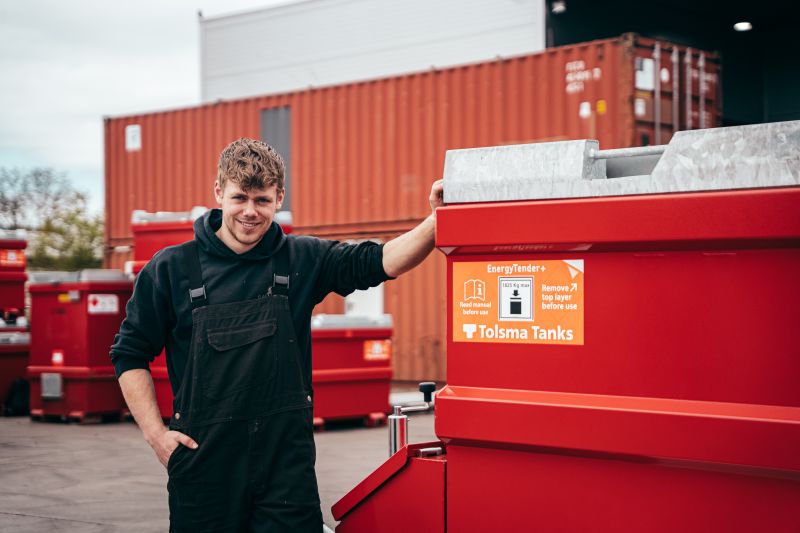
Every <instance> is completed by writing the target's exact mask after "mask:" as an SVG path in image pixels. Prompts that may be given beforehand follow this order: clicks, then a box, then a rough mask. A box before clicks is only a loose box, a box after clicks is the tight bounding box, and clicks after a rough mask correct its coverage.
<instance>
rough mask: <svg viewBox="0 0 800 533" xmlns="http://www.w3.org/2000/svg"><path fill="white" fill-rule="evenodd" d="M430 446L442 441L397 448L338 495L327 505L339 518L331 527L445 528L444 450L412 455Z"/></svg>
mask: <svg viewBox="0 0 800 533" xmlns="http://www.w3.org/2000/svg"><path fill="white" fill-rule="evenodd" d="M431 446H441V447H444V445H443V444H442V443H441V442H428V443H421V444H414V445H412V446H409V447H406V448H403V449H401V450H400V451H398V452H397V453H396V454H394V455H393V456H392V457H390V458H389V459H388V460H387V461H386V462H385V463H383V464H382V465H381V466H379V467H378V468H377V470H375V471H374V472H372V473H371V474H370V475H369V476H368V477H367V478H366V479H364V481H362V482H361V483H359V484H358V485H356V487H355V488H354V489H353V490H351V491H350V492H349V493H347V494H346V495H345V496H344V497H343V498H342V499H341V500H339V501H338V502H337V503H336V504H335V505H334V506H333V509H332V512H333V517H334V518H335V519H337V520H341V523H340V524H339V525H338V526H337V528H336V531H337V533H356V532H364V531H369V532H371V533H408V532H409V531H413V532H415V533H416V532H420V533H422V532H428V531H430V532H443V531H445V478H446V475H445V473H446V469H447V456H446V455H441V456H435V457H417V456H416V454H417V450H419V449H420V448H428V447H431ZM451 531H458V530H457V529H451ZM484 531H496V529H494V528H490V529H486V530H484Z"/></svg>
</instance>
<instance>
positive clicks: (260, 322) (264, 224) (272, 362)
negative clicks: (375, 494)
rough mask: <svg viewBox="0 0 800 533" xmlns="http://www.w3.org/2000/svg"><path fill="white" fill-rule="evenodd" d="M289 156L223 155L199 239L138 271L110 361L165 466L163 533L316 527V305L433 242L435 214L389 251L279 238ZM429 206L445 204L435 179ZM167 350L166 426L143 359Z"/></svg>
mask: <svg viewBox="0 0 800 533" xmlns="http://www.w3.org/2000/svg"><path fill="white" fill-rule="evenodd" d="M283 177H284V164H283V160H282V158H281V156H280V155H278V154H277V153H276V152H275V151H274V150H273V149H272V148H271V147H270V146H268V145H266V144H264V143H263V142H261V141H256V140H252V139H239V140H238V141H235V142H233V143H231V144H230V145H229V146H228V147H227V148H225V150H224V151H223V152H222V154H221V155H220V159H219V168H218V173H217V180H216V182H215V183H214V195H215V196H216V200H217V202H218V203H219V205H220V208H221V209H213V210H211V211H209V212H207V213H206V215H205V216H203V217H202V218H200V219H198V220H197V221H196V222H195V225H194V231H195V238H194V240H193V241H190V242H189V243H184V244H182V245H179V246H171V247H169V248H166V249H164V250H162V251H161V252H159V253H157V254H156V255H155V256H154V257H153V259H152V260H151V261H150V262H149V263H148V264H147V265H146V266H145V268H144V269H143V270H142V271H141V272H140V273H139V275H138V277H137V280H136V286H135V289H134V293H133V297H132V298H131V300H130V301H129V302H128V306H127V317H126V319H125V321H124V322H123V323H122V326H121V327H120V331H119V334H118V335H117V337H116V339H115V342H114V345H113V346H112V347H111V359H112V361H113V363H114V366H115V368H116V372H117V377H118V378H119V382H120V386H121V388H122V392H123V395H124V396H125V401H126V402H127V404H128V407H129V408H130V410H131V413H132V414H133V416H134V418H135V419H136V421H137V423H138V424H139V426H140V428H141V430H142V433H143V434H144V438H145V440H146V441H147V442H148V444H150V446H151V447H152V448H153V451H154V452H155V454H156V456H157V457H158V460H159V461H161V463H162V464H163V465H164V466H165V467H166V468H167V472H168V474H169V482H168V485H167V487H168V490H169V506H170V529H171V531H192V532H198V531H215V532H221V531H239V530H249V531H270V532H273V531H286V532H305V531H309V532H311V531H313V532H314V533H319V531H321V530H322V515H321V512H320V504H319V495H318V491H317V482H316V476H315V473H314V461H315V448H314V436H313V427H312V411H313V409H312V403H313V399H312V391H311V332H310V329H311V326H310V318H311V311H312V309H313V308H314V306H315V305H316V304H317V303H319V302H320V301H322V299H323V298H324V297H325V296H326V295H327V294H328V293H330V292H336V293H338V294H341V295H346V294H349V293H350V292H352V291H354V290H356V289H366V288H368V287H373V286H376V285H378V284H380V283H381V282H383V281H386V280H388V279H391V278H394V277H397V276H399V275H400V274H402V273H403V272H405V271H407V270H409V269H411V268H413V267H414V266H416V265H417V264H419V263H420V262H421V261H422V260H423V259H425V257H426V256H427V255H428V254H429V253H430V252H431V250H432V249H433V241H434V215H433V213H431V215H430V216H429V217H428V218H426V219H425V220H424V221H423V222H422V223H421V224H420V225H419V226H417V227H416V228H414V229H412V230H411V231H409V232H408V233H405V234H403V235H401V236H399V237H397V238H396V239H394V240H392V241H390V242H388V243H386V244H385V245H383V246H380V245H376V244H374V243H361V244H358V245H350V244H343V243H338V242H334V241H325V240H320V239H316V238H313V237H307V236H300V237H298V236H294V235H285V234H284V233H283V231H282V230H281V228H280V226H279V225H278V224H277V223H275V222H273V218H274V216H275V213H276V211H277V210H278V209H280V207H281V202H282V201H283V196H284V188H283V187H284V184H283ZM429 202H430V205H431V209H432V210H433V211H435V209H436V208H437V207H439V206H441V205H442V183H441V180H440V181H437V182H435V183H434V184H433V187H432V189H431V195H430V198H429ZM163 347H166V351H167V368H168V372H169V378H170V383H171V385H172V390H173V392H174V394H175V401H174V405H173V407H174V414H173V417H172V420H171V421H170V424H169V428H167V427H165V426H164V424H163V422H162V420H161V416H160V414H159V410H158V405H157V403H156V399H155V392H154V389H153V381H152V378H151V376H150V373H149V371H148V370H149V366H148V363H149V362H150V361H152V360H153V359H154V358H155V356H157V355H158V354H159V353H160V352H161V349H162V348H163Z"/></svg>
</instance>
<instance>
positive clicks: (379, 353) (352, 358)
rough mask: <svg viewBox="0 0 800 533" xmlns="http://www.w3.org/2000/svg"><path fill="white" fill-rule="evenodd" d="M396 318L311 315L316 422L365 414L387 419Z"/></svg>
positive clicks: (368, 418)
mask: <svg viewBox="0 0 800 533" xmlns="http://www.w3.org/2000/svg"><path fill="white" fill-rule="evenodd" d="M391 338H392V317H391V315H382V316H378V317H375V318H372V317H363V316H348V315H322V314H320V315H316V316H314V317H313V318H312V320H311V341H312V349H313V356H312V359H313V360H312V364H311V382H312V385H313V387H314V424H315V425H317V426H321V425H322V424H324V422H325V421H326V420H334V419H342V418H364V419H365V420H366V422H367V423H368V424H370V425H374V424H378V423H382V422H384V421H385V420H386V413H388V412H389V392H390V388H391V379H392V341H391Z"/></svg>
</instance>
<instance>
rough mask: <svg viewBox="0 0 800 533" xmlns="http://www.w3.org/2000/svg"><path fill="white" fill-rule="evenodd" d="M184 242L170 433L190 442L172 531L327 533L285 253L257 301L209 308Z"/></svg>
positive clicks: (177, 482) (173, 472)
mask: <svg viewBox="0 0 800 533" xmlns="http://www.w3.org/2000/svg"><path fill="white" fill-rule="evenodd" d="M184 246H186V249H187V250H186V252H187V253H186V256H187V268H188V269H189V278H190V282H191V283H190V286H191V287H193V289H192V290H191V291H190V295H191V298H192V308H193V309H192V340H191V346H190V351H189V360H188V361H187V365H186V369H185V371H184V376H183V380H182V382H181V386H180V389H179V390H178V391H177V392H176V394H175V400H174V405H173V407H174V415H173V417H172V419H171V420H170V424H169V427H170V429H173V430H176V431H180V432H181V433H185V434H187V435H189V436H190V437H192V438H193V439H194V440H195V441H196V442H197V443H198V444H199V447H198V448H197V449H196V450H192V449H189V448H187V447H185V446H183V445H178V448H176V449H175V451H174V452H173V453H172V455H171V456H170V458H169V462H168V463H167V472H168V474H169V482H168V484H167V488H168V490H169V508H170V531H175V532H184V531H186V532H199V531H214V532H223V531H237V532H238V531H254V532H262V531H263V532H267V531H269V532H293V533H294V532H305V531H308V532H312V531H313V532H314V533H319V532H320V531H321V530H322V514H321V512H320V503H319V493H318V490H317V480H316V475H315V473H314V462H315V459H316V451H315V448H314V433H313V421H312V416H313V413H312V401H311V388H310V386H309V385H310V384H308V383H305V380H304V378H303V372H302V365H301V356H300V350H299V349H298V346H297V339H296V336H295V332H294V325H293V323H292V317H291V313H290V309H289V298H288V288H289V287H288V286H289V278H288V275H287V276H282V275H279V274H284V273H286V274H288V273H289V272H290V270H289V268H288V251H287V247H286V246H284V247H283V248H282V249H281V250H279V252H278V253H277V255H276V257H275V258H274V264H275V273H276V274H274V275H273V285H272V286H271V287H270V288H269V290H268V291H267V293H266V294H265V295H263V296H261V297H259V298H257V299H254V300H247V301H244V302H235V303H229V304H222V305H207V304H206V298H205V287H204V285H203V283H202V276H201V271H200V260H199V256H198V255H197V245H196V243H195V242H194V241H192V243H190V244H187V245H184Z"/></svg>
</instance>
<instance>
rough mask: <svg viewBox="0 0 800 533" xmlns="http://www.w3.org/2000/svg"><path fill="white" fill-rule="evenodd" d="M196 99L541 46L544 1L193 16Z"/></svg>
mask: <svg viewBox="0 0 800 533" xmlns="http://www.w3.org/2000/svg"><path fill="white" fill-rule="evenodd" d="M200 39H201V91H202V92H201V94H202V98H203V101H213V100H217V99H219V98H238V97H243V96H253V95H256V94H266V93H279V92H286V91H291V90H296V89H304V88H307V87H309V86H315V87H319V86H326V85H333V84H338V83H343V82H350V81H355V80H363V79H369V78H377V77H383V76H388V75H392V74H398V73H405V72H413V71H418V70H425V69H428V68H431V67H437V68H441V67H445V66H451V65H456V64H461V63H467V62H473V61H481V60H487V59H492V58H495V57H497V56H509V55H519V54H523V53H528V52H536V51H539V50H542V49H544V0H495V1H492V2H486V1H483V0H437V1H436V2H430V1H429V0H403V1H402V2H398V1H396V0H308V1H305V2H297V3H293V4H288V5H283V6H277V7H271V8H267V9H263V10H259V11H252V12H247V13H241V14H234V15H228V16H222V17H214V18H207V19H201V20H200Z"/></svg>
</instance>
